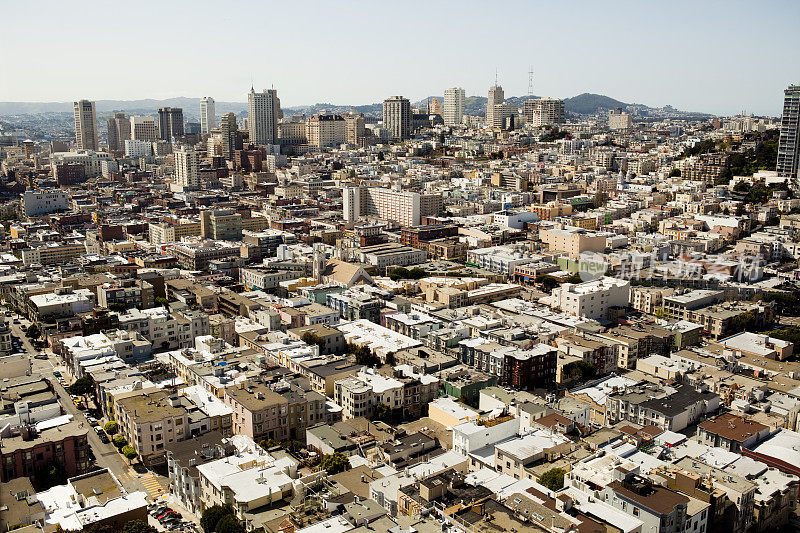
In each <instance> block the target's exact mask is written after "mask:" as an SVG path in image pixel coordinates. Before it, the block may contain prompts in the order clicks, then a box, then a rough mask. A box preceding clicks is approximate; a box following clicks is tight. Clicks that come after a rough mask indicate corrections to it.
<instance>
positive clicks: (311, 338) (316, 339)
mask: <svg viewBox="0 0 800 533" xmlns="http://www.w3.org/2000/svg"><path fill="white" fill-rule="evenodd" d="M300 340H302V341H303V342H304V343H306V344H309V345H311V344H316V345H317V346H319V353H323V352H324V350H325V339H323V338H322V337H320V336H319V335H317V334H316V333H314V332H313V331H306V332H305V333H303V335H302V336H301V337H300Z"/></svg>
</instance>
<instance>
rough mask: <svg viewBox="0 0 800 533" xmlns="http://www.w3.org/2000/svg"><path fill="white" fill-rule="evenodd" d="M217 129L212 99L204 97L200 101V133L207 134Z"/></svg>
mask: <svg viewBox="0 0 800 533" xmlns="http://www.w3.org/2000/svg"><path fill="white" fill-rule="evenodd" d="M216 127H217V115H216V109H215V107H214V99H213V98H211V97H210V96H204V97H203V99H202V100H200V133H208V132H210V131H211V130H213V129H214V128H216Z"/></svg>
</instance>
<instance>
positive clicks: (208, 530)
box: [200, 505, 233, 533]
mask: <svg viewBox="0 0 800 533" xmlns="http://www.w3.org/2000/svg"><path fill="white" fill-rule="evenodd" d="M232 514H233V511H231V510H230V509H229V508H228V507H223V506H222V505H213V506H211V507H209V508H208V509H206V510H205V511H203V515H202V516H201V517H200V527H202V528H203V531H204V532H205V533H214V532H215V531H216V529H217V524H218V523H219V522H220V520H222V519H223V518H224V517H226V516H229V515H232Z"/></svg>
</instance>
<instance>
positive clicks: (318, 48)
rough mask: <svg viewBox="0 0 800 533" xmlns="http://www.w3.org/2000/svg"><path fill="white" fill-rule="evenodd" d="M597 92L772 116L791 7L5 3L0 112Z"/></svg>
mask: <svg viewBox="0 0 800 533" xmlns="http://www.w3.org/2000/svg"><path fill="white" fill-rule="evenodd" d="M531 65H533V69H534V73H535V79H534V94H536V95H541V96H554V97H568V96H574V95H577V94H580V93H583V92H594V93H600V94H605V95H608V96H611V97H614V98H617V99H619V100H622V101H625V102H636V103H643V104H647V105H651V106H661V105H665V104H671V105H673V106H675V107H678V108H680V109H685V110H696V111H706V112H711V113H717V114H733V113H737V112H739V111H741V110H746V111H747V112H748V113H749V112H753V113H756V114H769V115H778V114H780V112H781V105H782V98H783V93H782V91H783V89H785V88H786V86H787V85H788V84H789V83H800V2H796V1H765V0H758V1H749V2H744V1H742V2H739V1H719V2H717V1H705V0H694V1H673V0H670V1H664V2H656V1H648V0H639V1H631V2H621V1H620V2H615V1H610V2H608V1H607V2H599V1H596V0H594V1H586V2H584V1H580V0H577V1H576V0H572V1H561V2H555V1H548V2H534V1H527V2H525V1H520V2H498V1H483V2H472V1H468V0H459V1H439V0H429V1H425V2H417V1H409V0H405V1H395V2H385V1H380V0H373V1H364V2H356V1H347V0H336V1H334V0H331V1H316V2H315V1H304V0H291V1H282V2H271V1H263V2H255V1H253V2H237V1H230V0H229V1H220V0H215V1H205V0H192V1H173V0H161V1H158V2H155V1H150V0H139V1H136V2H124V3H122V2H119V3H118V2H108V1H104V2H90V1H81V0H78V1H75V2H65V1H63V0H59V1H52V2H47V1H28V2H20V1H4V2H3V3H2V5H0V101H71V100H76V99H80V98H88V99H92V100H100V99H121V100H130V99H139V98H157V99H159V98H168V97H175V96H188V97H200V96H206V95H208V96H212V97H214V98H215V99H217V100H225V101H245V99H246V96H245V95H246V92H247V91H248V90H249V88H250V80H251V78H252V79H253V81H254V83H255V86H256V89H257V90H258V89H263V88H265V87H271V86H273V85H274V86H275V88H277V89H278V95H279V96H280V98H281V103H282V104H283V105H284V106H292V105H300V104H313V103H317V102H326V103H333V104H366V103H372V102H379V101H381V100H383V99H384V98H386V97H388V96H391V95H395V94H401V95H404V96H407V97H408V98H410V99H411V100H412V101H415V100H418V99H421V98H424V97H426V96H428V95H434V94H442V93H443V92H444V89H445V88H447V87H452V86H461V87H464V89H465V90H466V92H467V95H475V94H480V95H486V92H487V90H488V87H489V85H490V84H492V83H493V82H494V78H495V69H497V72H498V74H499V80H500V84H501V85H502V86H503V88H504V89H505V93H506V95H509V96H520V95H524V94H526V93H527V89H528V69H529V67H530V66H531Z"/></svg>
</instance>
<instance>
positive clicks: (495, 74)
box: [494, 68, 497, 87]
mask: <svg viewBox="0 0 800 533" xmlns="http://www.w3.org/2000/svg"><path fill="white" fill-rule="evenodd" d="M494 86H495V87H497V68H495V69H494Z"/></svg>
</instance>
